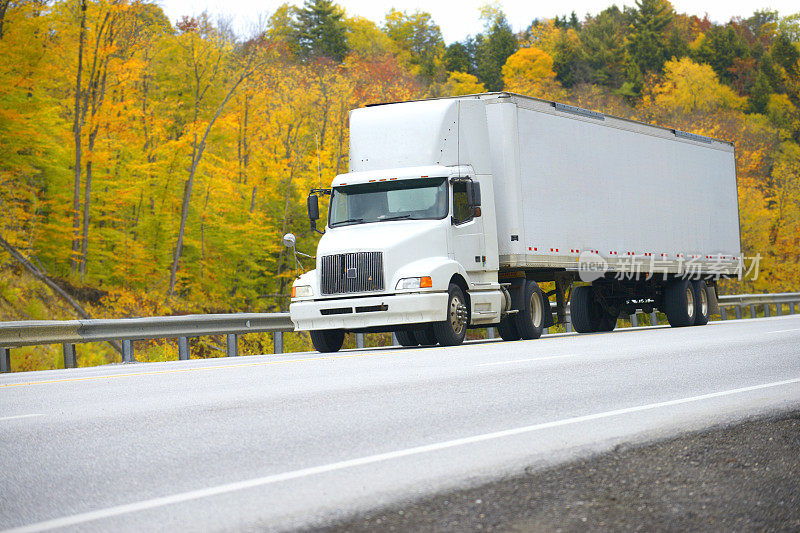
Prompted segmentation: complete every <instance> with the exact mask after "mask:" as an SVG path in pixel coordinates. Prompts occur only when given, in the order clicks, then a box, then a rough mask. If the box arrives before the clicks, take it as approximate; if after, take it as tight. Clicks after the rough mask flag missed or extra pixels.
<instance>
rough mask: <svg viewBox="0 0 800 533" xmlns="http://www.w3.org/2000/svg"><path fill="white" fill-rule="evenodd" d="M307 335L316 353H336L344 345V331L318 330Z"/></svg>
mask: <svg viewBox="0 0 800 533" xmlns="http://www.w3.org/2000/svg"><path fill="white" fill-rule="evenodd" d="M309 333H310V334H311V343H312V344H313V345H314V348H315V349H316V350H317V351H318V352H322V353H329V352H338V351H339V350H340V349H341V348H342V344H344V331H342V330H341V329H320V330H316V331H309Z"/></svg>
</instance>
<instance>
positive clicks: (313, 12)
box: [294, 0, 347, 62]
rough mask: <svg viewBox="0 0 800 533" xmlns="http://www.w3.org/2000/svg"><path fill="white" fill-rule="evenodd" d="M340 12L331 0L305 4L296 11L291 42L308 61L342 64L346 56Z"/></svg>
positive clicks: (308, 1)
mask: <svg viewBox="0 0 800 533" xmlns="http://www.w3.org/2000/svg"><path fill="white" fill-rule="evenodd" d="M346 31H347V28H346V27H345V25H344V23H343V21H342V11H341V10H340V9H339V7H338V6H336V5H335V4H334V3H333V2H331V1H330V0H306V2H305V4H303V7H302V8H301V9H299V10H298V11H297V20H296V21H295V23H294V42H295V44H296V47H297V49H298V50H299V51H300V54H301V55H303V56H305V57H308V58H318V57H327V58H329V59H332V60H334V61H339V62H341V61H342V60H343V59H344V57H345V56H346V55H347V39H346Z"/></svg>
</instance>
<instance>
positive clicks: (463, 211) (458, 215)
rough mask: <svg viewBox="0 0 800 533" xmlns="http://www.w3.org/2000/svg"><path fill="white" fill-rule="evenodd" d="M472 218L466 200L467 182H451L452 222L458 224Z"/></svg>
mask: <svg viewBox="0 0 800 533" xmlns="http://www.w3.org/2000/svg"><path fill="white" fill-rule="evenodd" d="M471 218H472V209H470V207H469V201H468V200H467V182H465V181H456V182H454V183H453V222H455V223H456V224H460V223H461V222H466V221H468V220H470V219H471Z"/></svg>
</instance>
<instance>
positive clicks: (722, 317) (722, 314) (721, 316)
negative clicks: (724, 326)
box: [719, 305, 728, 320]
mask: <svg viewBox="0 0 800 533" xmlns="http://www.w3.org/2000/svg"><path fill="white" fill-rule="evenodd" d="M719 319H720V320H728V313H727V312H726V311H725V306H722V305H720V306H719Z"/></svg>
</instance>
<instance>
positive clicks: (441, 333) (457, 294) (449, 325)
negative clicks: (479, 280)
mask: <svg viewBox="0 0 800 533" xmlns="http://www.w3.org/2000/svg"><path fill="white" fill-rule="evenodd" d="M447 294H448V297H447V319H446V320H445V321H444V322H436V323H435V324H434V325H433V332H434V333H435V335H436V340H437V341H439V344H441V345H442V346H458V345H459V344H461V343H462V342H464V338H465V337H466V336H467V326H468V325H469V311H468V309H467V299H466V298H465V297H464V291H462V290H461V287H459V286H458V285H455V284H454V283H451V284H450V287H449V288H448V289H447Z"/></svg>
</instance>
